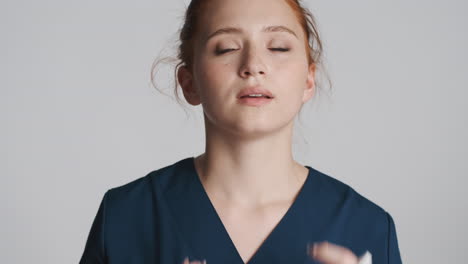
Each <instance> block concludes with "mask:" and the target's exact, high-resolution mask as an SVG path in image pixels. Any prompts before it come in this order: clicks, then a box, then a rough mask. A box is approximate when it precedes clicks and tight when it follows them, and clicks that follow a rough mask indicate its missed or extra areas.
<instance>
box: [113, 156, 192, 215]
mask: <svg viewBox="0 0 468 264" xmlns="http://www.w3.org/2000/svg"><path fill="white" fill-rule="evenodd" d="M188 160H189V158H186V159H182V160H178V161H176V162H174V163H172V164H169V165H166V166H164V167H161V168H158V169H156V170H153V171H150V172H149V173H147V174H146V175H145V176H142V177H139V178H137V179H135V180H132V181H130V182H128V183H125V184H122V185H120V186H116V187H113V188H110V189H108V190H107V191H106V192H105V195H104V199H105V200H106V204H107V207H109V206H110V207H119V208H121V209H125V208H129V207H132V206H141V205H142V204H143V205H144V204H145V203H150V202H151V201H152V200H153V199H154V198H155V197H154V196H155V195H159V194H160V192H159V190H160V189H161V188H167V187H166V186H167V185H168V184H169V183H170V181H173V180H174V178H176V177H173V176H176V175H177V174H179V173H178V169H179V168H180V167H181V166H180V165H182V164H183V163H184V162H185V163H186V162H187V161H188Z"/></svg>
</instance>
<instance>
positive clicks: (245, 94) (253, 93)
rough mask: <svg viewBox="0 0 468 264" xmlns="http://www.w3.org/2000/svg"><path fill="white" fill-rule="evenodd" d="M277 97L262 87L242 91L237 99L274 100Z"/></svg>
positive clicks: (247, 88)
mask: <svg viewBox="0 0 468 264" xmlns="http://www.w3.org/2000/svg"><path fill="white" fill-rule="evenodd" d="M274 97H275V96H274V95H273V94H272V93H271V92H270V91H269V90H267V89H264V88H262V87H260V86H252V87H246V88H244V89H242V90H241V91H240V92H239V93H238V94H237V98H239V99H244V98H266V99H273V98H274Z"/></svg>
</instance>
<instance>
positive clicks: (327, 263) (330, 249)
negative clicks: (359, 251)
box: [312, 242, 358, 264]
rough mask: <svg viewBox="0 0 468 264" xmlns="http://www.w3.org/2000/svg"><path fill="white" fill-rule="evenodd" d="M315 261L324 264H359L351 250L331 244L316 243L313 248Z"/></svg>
mask: <svg viewBox="0 0 468 264" xmlns="http://www.w3.org/2000/svg"><path fill="white" fill-rule="evenodd" d="M312 256H313V258H314V259H316V260H318V261H320V262H322V263H324V264H357V263H358V258H357V257H356V255H354V254H353V252H351V250H349V249H347V248H345V247H341V246H338V245H335V244H333V243H330V242H322V243H314V246H313V247H312Z"/></svg>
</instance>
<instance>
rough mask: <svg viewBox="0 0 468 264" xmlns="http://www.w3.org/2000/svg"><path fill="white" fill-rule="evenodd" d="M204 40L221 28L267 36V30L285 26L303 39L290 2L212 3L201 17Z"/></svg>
mask: <svg viewBox="0 0 468 264" xmlns="http://www.w3.org/2000/svg"><path fill="white" fill-rule="evenodd" d="M200 15H201V16H200V21H199V32H200V33H201V37H202V39H206V38H207V37H208V36H209V35H210V34H212V33H213V32H215V31H216V30H218V29H220V28H229V27H234V28H240V29H242V32H245V33H254V32H262V31H263V32H264V31H265V30H264V29H265V27H269V26H284V27H287V28H289V29H291V30H293V31H294V32H295V33H296V35H297V37H298V38H302V37H303V36H302V32H301V31H302V30H301V26H300V24H299V21H298V19H297V17H296V15H295V13H294V12H293V10H292V9H291V7H290V6H289V5H288V3H286V0H209V1H208V3H207V4H206V5H205V8H204V10H203V11H202V14H200Z"/></svg>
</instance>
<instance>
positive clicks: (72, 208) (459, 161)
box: [0, 0, 468, 263]
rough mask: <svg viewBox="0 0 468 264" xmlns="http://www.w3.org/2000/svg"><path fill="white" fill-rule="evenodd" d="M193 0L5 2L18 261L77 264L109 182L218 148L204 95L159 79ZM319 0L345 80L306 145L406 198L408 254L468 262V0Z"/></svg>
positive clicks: (6, 210) (375, 191) (1, 170)
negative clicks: (185, 95)
mask: <svg viewBox="0 0 468 264" xmlns="http://www.w3.org/2000/svg"><path fill="white" fill-rule="evenodd" d="M186 2H187V1H182V0H177V1H176V0H170V1H155V0H153V1H143V0H140V1H116V0H112V1H95V0H93V1H90V0H83V1H58V0H46V1H32V0H29V1H27V0H16V1H12V0H11V1H1V6H0V10H1V11H0V20H1V23H0V28H1V40H2V41H1V42H0V52H1V54H2V56H1V58H2V59H1V63H0V67H1V69H0V77H1V78H0V82H1V90H0V92H1V94H0V105H1V112H0V121H1V123H0V124H1V130H0V135H1V137H0V138H1V141H0V144H1V145H0V155H1V156H0V157H1V166H0V175H1V184H0V195H1V197H0V198H1V204H0V205H1V208H0V210H1V225H0V234H1V235H0V251H1V262H2V263H77V262H78V260H79V258H80V256H81V254H82V251H83V248H84V244H85V241H86V238H87V235H88V232H89V230H90V227H91V223H92V220H93V219H94V216H95V214H96V212H97V209H98V206H99V202H100V200H101V198H102V196H103V194H104V192H105V191H106V190H107V189H109V188H112V187H116V186H119V185H122V184H125V183H127V182H129V181H132V180H134V179H137V178H139V177H142V176H145V175H146V174H147V173H148V172H150V171H152V170H155V169H158V168H161V167H163V166H166V165H169V164H172V163H173V162H175V161H177V160H180V159H182V158H185V157H189V156H194V155H198V154H199V153H201V152H203V147H204V134H203V133H204V132H203V122H202V115H201V114H202V112H201V107H200V106H198V107H196V108H193V107H189V111H190V112H189V113H190V115H189V117H188V118H187V117H186V115H185V113H184V111H183V108H181V107H180V106H179V105H177V104H176V103H175V102H174V101H173V100H171V99H170V98H168V97H166V96H163V95H161V94H159V93H158V92H156V90H155V89H154V88H152V87H151V85H150V82H149V80H150V68H151V64H152V62H153V60H154V59H155V58H156V56H157V55H158V53H159V51H161V50H167V51H168V52H171V48H172V47H173V45H174V42H173V40H174V39H175V37H176V33H175V32H176V31H177V29H178V28H179V26H180V23H181V22H182V20H181V18H182V15H183V11H184V5H185V3H186ZM306 2H307V6H309V7H310V9H311V10H312V11H313V13H314V14H315V16H316V17H317V19H318V22H319V28H320V30H321V32H322V37H323V40H324V42H325V49H326V61H327V65H328V70H329V73H330V76H331V78H332V81H333V83H334V87H333V90H332V91H333V92H332V93H331V94H330V96H319V97H318V98H315V99H314V101H310V102H309V105H308V107H306V108H305V109H304V112H303V115H302V117H301V125H298V129H297V134H296V135H295V139H294V140H295V141H294V142H295V145H294V148H295V152H294V153H295V155H296V159H297V160H298V161H300V162H301V163H303V164H308V165H311V166H313V167H315V168H316V169H318V170H321V171H322V172H325V173H327V174H329V175H331V176H333V177H335V178H337V179H339V180H341V181H343V182H345V183H347V184H349V185H350V186H352V187H353V188H355V189H356V190H357V191H358V192H360V193H361V194H362V195H364V196H366V197H367V198H369V199H370V200H372V201H374V202H375V203H377V204H378V205H380V206H381V207H383V208H384V209H386V210H387V211H388V212H390V214H391V215H392V216H393V217H394V220H395V224H396V228H397V235H398V240H399V245H400V250H401V254H402V258H403V261H404V263H461V262H466V261H467V259H468V246H467V243H468V238H467V237H468V232H467V228H466V226H465V225H464V223H465V224H466V223H467V222H468V214H467V211H468V210H467V209H468V208H467V207H468V206H467V201H468V199H467V198H466V193H467V192H466V185H467V183H468V181H467V180H466V176H468V175H467V173H466V172H467V171H468V165H467V154H468V153H467V149H468V140H467V135H468V122H467V121H468V120H467V110H468V109H467V108H468V107H467V104H466V103H465V100H466V97H467V96H468V91H467V89H468V87H467V84H466V83H467V81H468V75H467V74H466V72H467V68H468V52H467V47H468V36H467V25H468V16H466V11H467V7H468V4H467V2H466V1H461V0H460V1H458V0H446V1H427V0H426V1H422V0H420V1H417V0H413V1H385V2H382V1H374V0H372V1H371V0H367V1H364V0H355V1H328V0H321V1H306ZM169 66H170V65H168V66H166V68H165V70H162V71H161V72H160V74H159V77H158V80H157V81H158V84H159V85H161V87H162V88H163V87H166V88H165V89H166V90H167V92H168V93H170V92H171V88H172V86H171V85H172V81H173V80H172V79H171V78H172V72H171V71H170V67H169ZM323 94H325V93H323Z"/></svg>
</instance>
